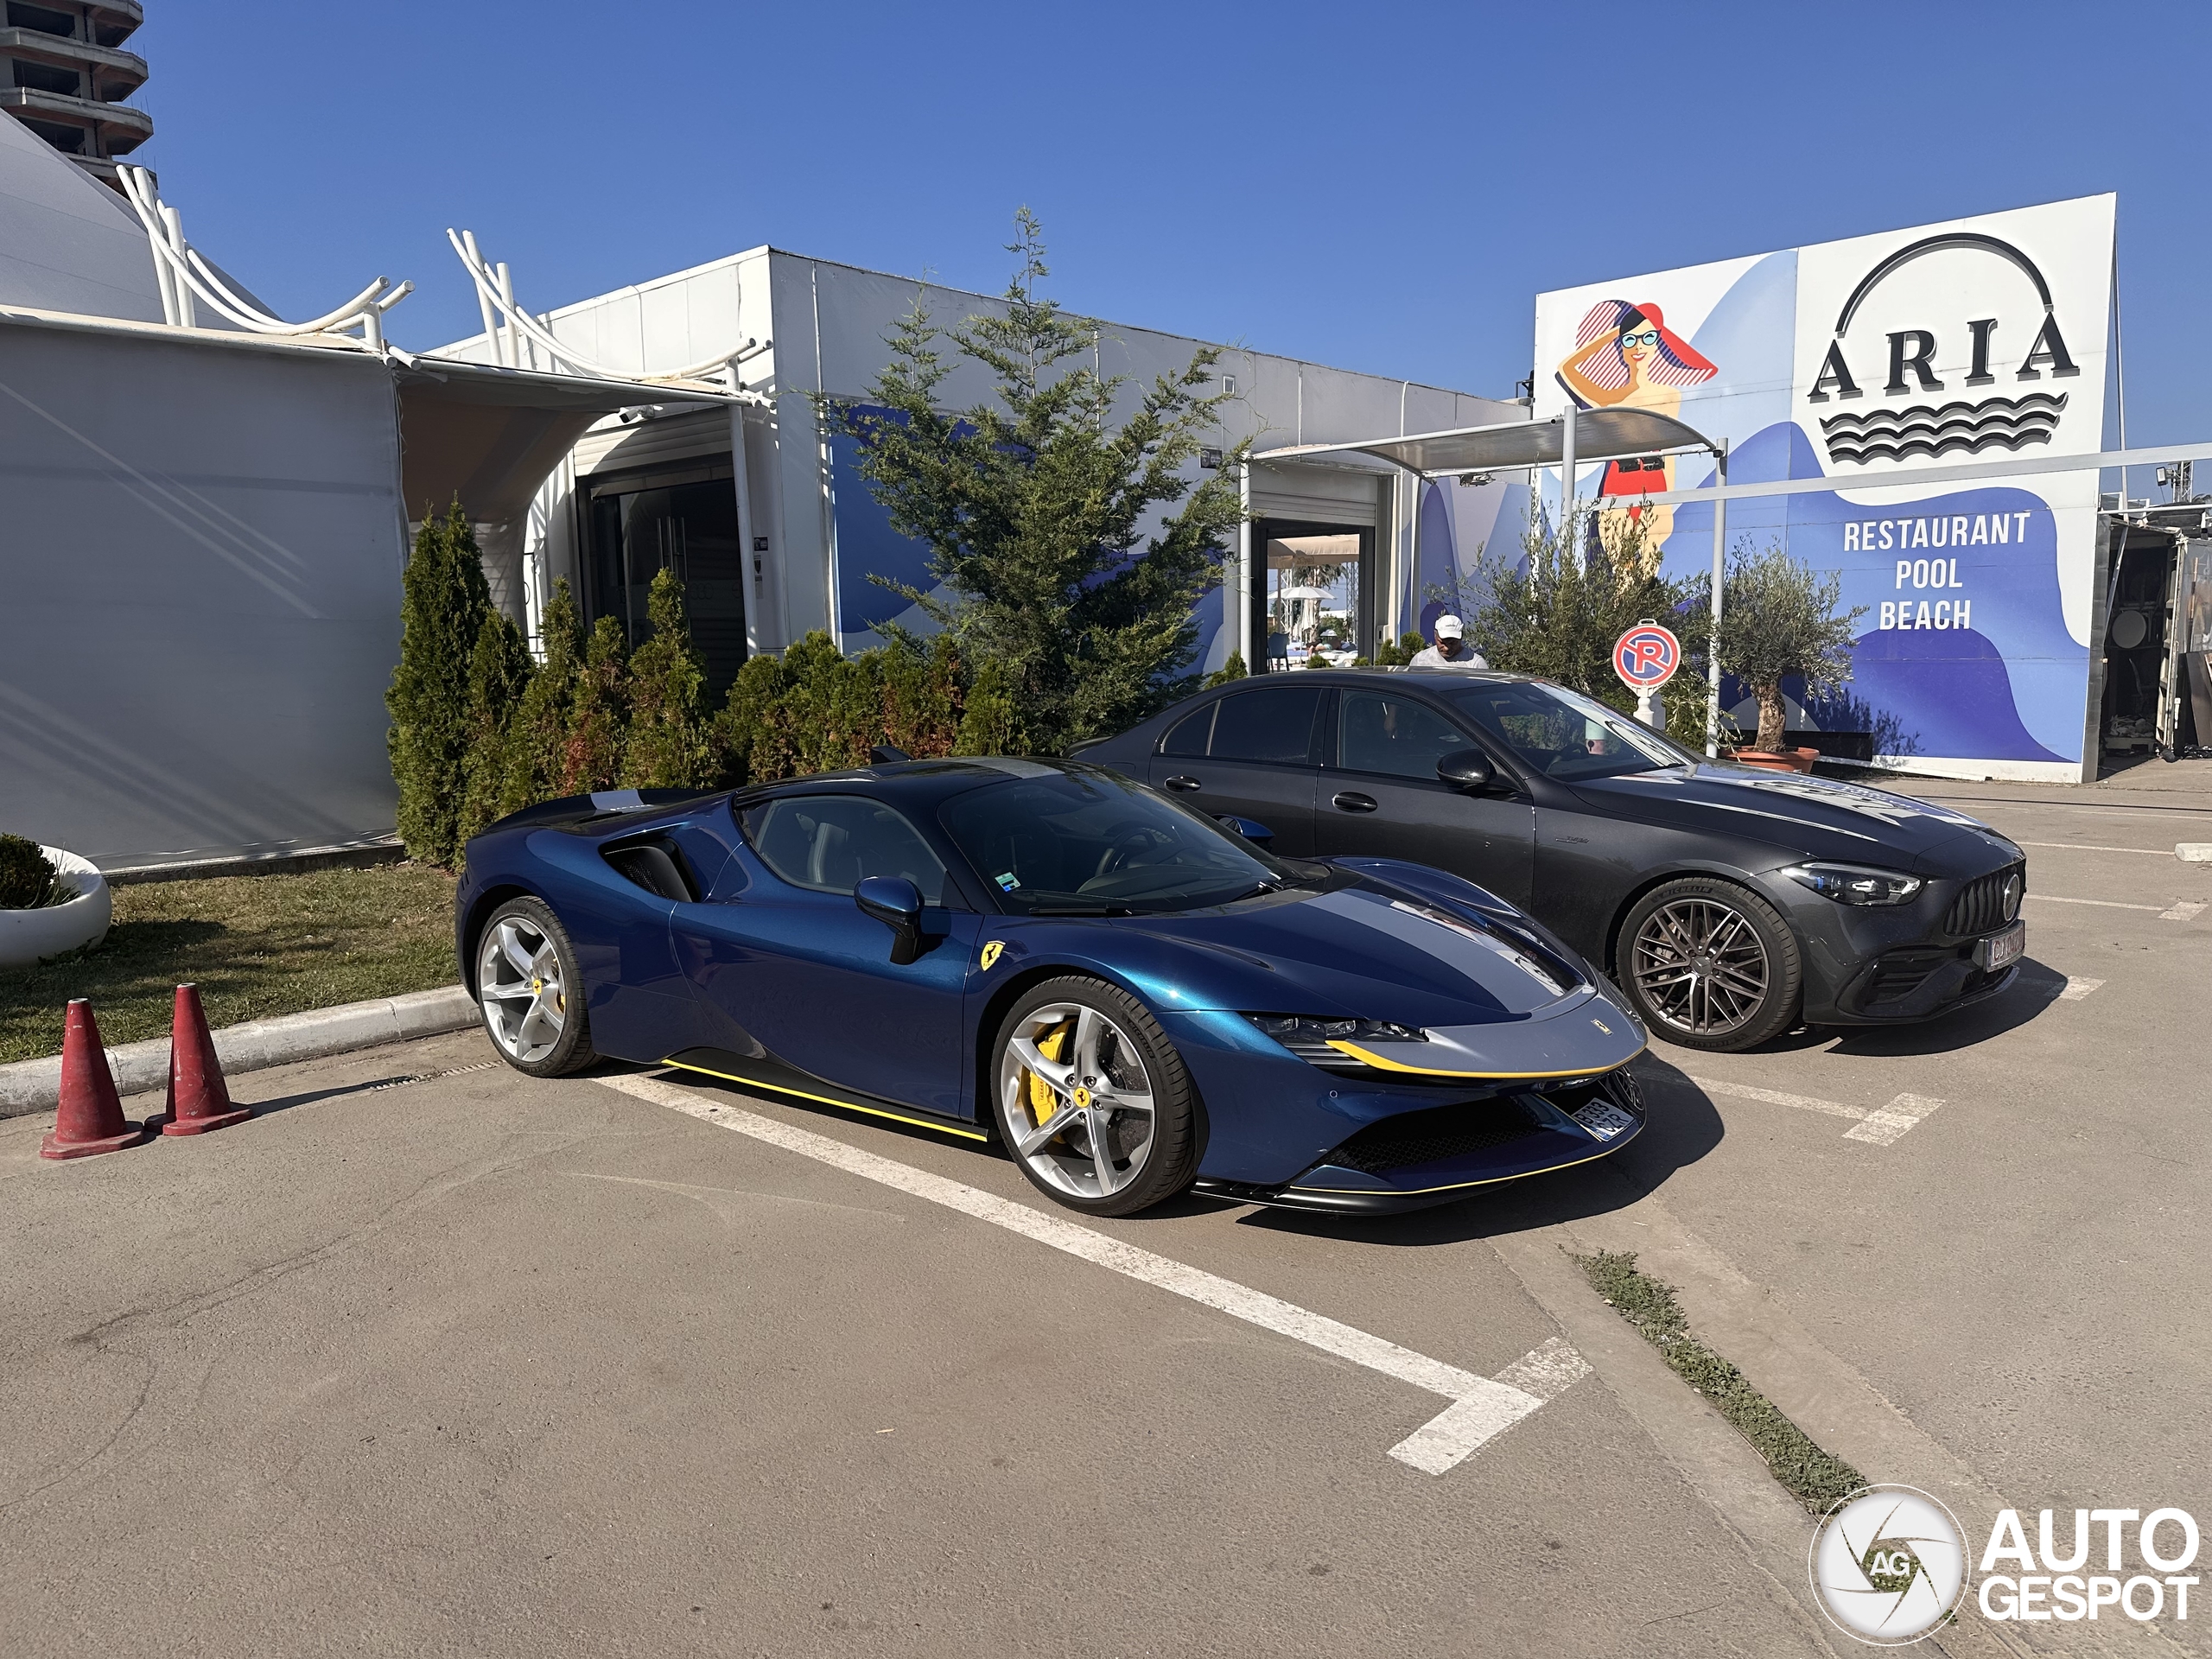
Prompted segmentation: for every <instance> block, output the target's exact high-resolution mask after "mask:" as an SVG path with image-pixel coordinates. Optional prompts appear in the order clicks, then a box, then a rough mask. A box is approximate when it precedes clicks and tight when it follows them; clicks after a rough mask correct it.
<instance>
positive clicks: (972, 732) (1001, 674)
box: [952, 658, 1024, 754]
mask: <svg viewBox="0 0 2212 1659" xmlns="http://www.w3.org/2000/svg"><path fill="white" fill-rule="evenodd" d="M1023 747H1024V743H1023V738H1022V731H1021V713H1020V709H1016V708H1015V707H1014V691H1013V687H1012V684H1011V683H1010V682H1009V680H1008V679H1007V672H1006V671H1005V669H1004V668H1002V667H1001V666H1000V664H999V663H998V661H997V659H996V658H987V659H985V661H984V663H983V664H982V667H980V668H978V669H977V670H976V680H975V683H974V684H972V685H970V686H969V688H968V704H967V707H966V709H964V710H963V711H962V714H961V716H960V736H959V738H958V741H956V742H955V743H954V744H953V746H952V752H953V753H955V754H1019V753H1021V751H1022V748H1023Z"/></svg>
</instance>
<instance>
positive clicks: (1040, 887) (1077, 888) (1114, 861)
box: [938, 771, 1290, 916]
mask: <svg viewBox="0 0 2212 1659" xmlns="http://www.w3.org/2000/svg"><path fill="white" fill-rule="evenodd" d="M938 823H941V824H943V825H944V832H945V834H946V835H948V836H950V837H951V838H952V842H953V844H954V845H955V846H956V847H957V848H959V849H960V851H961V854H962V855H963V857H965V858H966V859H967V861H969V864H971V865H973V866H974V867H975V870H976V874H978V875H979V876H981V877H982V879H983V880H984V881H985V882H986V883H987V884H988V886H989V887H990V888H991V890H992V891H993V892H995V893H997V894H998V895H999V899H1000V902H1001V903H1002V904H1003V905H1005V906H1007V908H1008V909H1009V910H1014V911H1018V912H1027V913H1028V914H1031V915H1051V914H1060V915H1085V916H1100V915H1115V914H1120V913H1135V912H1146V911H1169V910H1196V909H1198V908H1200V907H1202V906H1207V905H1225V904H1229V903H1231V902H1233V901H1234V900H1236V899H1243V898H1246V897H1249V896H1250V895H1251V894H1254V893H1265V892H1270V891H1273V890H1274V889H1275V888H1277V887H1284V886H1287V885H1288V883H1289V879H1290V878H1289V875H1288V873H1287V871H1285V870H1284V869H1283V868H1282V867H1281V866H1280V865H1278V864H1277V863H1275V862H1274V860H1272V859H1269V858H1267V857H1265V856H1264V855H1262V854H1260V853H1259V852H1258V851H1256V850H1255V849H1254V848H1252V847H1251V846H1250V845H1249V843H1247V842H1243V841H1239V840H1237V839H1236V838H1235V837H1233V836H1230V835H1229V834H1228V833H1227V832H1226V831H1224V829H1221V827H1220V826H1219V825H1217V824H1216V823H1214V822H1213V821H1212V820H1211V819H1210V818H1205V817H1199V816H1198V814H1197V813H1195V812H1191V811H1187V810H1185V809H1184V808H1182V807H1179V806H1177V805H1175V804H1173V802H1170V801H1166V800H1163V799H1162V798H1160V797H1159V796H1157V795H1154V793H1153V792H1152V791H1150V790H1147V789H1143V788H1141V787H1139V786H1138V785H1135V784H1132V783H1130V782H1128V780H1126V779H1122V778H1117V777H1115V776H1114V775H1113V774H1111V773H1109V772H1090V771H1084V772H1058V773H1054V774H1053V775H1052V776H1049V777H1028V778H1020V779H1009V780H1008V781H1007V782H1005V783H1002V784H987V785H984V786H983V787H982V788H981V789H976V790H970V791H969V792H968V793H967V794H965V795H959V796H955V797H954V798H952V799H951V800H950V801H948V802H947V803H945V804H944V807H942V808H941V809H940V810H939V811H938Z"/></svg>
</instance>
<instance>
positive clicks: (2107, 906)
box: [2020, 893, 2160, 916]
mask: <svg viewBox="0 0 2212 1659" xmlns="http://www.w3.org/2000/svg"><path fill="white" fill-rule="evenodd" d="M2020 896H2021V897H2022V898H2024V899H2036V900H2037V901H2038V902H2039V903H2042V904H2046V905H2094V906H2096V907H2097V908H2098V909H2099V910H2147V911H2149V912H2151V913H2152V915H2154V916H2155V915H2158V914H2159V913H2160V912H2159V910H2158V906H2156V905H2126V904H2122V903H2121V902H2120V900H2119V899H2062V898H2060V897H2059V896H2058V895H2057V894H2056V893H2023V894H2021V895H2020Z"/></svg>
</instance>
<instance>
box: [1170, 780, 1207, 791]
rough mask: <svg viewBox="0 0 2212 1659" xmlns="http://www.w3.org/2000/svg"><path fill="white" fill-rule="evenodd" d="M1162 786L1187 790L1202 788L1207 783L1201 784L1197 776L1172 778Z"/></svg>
mask: <svg viewBox="0 0 2212 1659" xmlns="http://www.w3.org/2000/svg"><path fill="white" fill-rule="evenodd" d="M1160 787H1161V788H1162V789H1172V790H1176V791H1185V790H1192V789H1202V788H1204V787H1205V785H1202V784H1200V783H1199V782H1198V779H1195V778H1170V779H1168V780H1167V781H1166V783H1164V784H1162V785H1160Z"/></svg>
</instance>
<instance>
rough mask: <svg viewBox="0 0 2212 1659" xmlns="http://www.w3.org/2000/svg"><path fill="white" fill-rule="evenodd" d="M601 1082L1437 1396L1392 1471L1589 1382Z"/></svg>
mask: <svg viewBox="0 0 2212 1659" xmlns="http://www.w3.org/2000/svg"><path fill="white" fill-rule="evenodd" d="M598 1081H599V1082H601V1083H602V1084H606V1085H607V1087H608V1088H610V1089H613V1090H620V1092H621V1093H623V1094H626V1095H632V1096H636V1097H637V1098H638V1099H639V1100H644V1101H650V1102H651V1103H653V1104H654V1105H656V1106H665V1107H668V1108H669V1109H671V1110H674V1111H678V1112H682V1113H683V1114H684V1115H685V1116H690V1117H694V1118H696V1119H698V1120H699V1121H700V1122H702V1123H711V1124H713V1125H714V1126H715V1128H721V1129H730V1130H734V1132H735V1133H737V1134H739V1135H749V1136H751V1137H752V1138H753V1140H755V1141H765V1142H766V1143H767V1144H768V1145H770V1146H772V1147H782V1148H783V1149H784V1150H785V1151H786V1152H794V1153H797V1154H798V1155H799V1156H800V1157H802V1158H811V1159H813V1160H815V1161H816V1162H817V1163H821V1164H827V1165H829V1166H830V1167H832V1168H833V1169H842V1170H843V1171H844V1172H845V1173H847V1174H849V1175H857V1176H859V1177H861V1179H863V1180H869V1181H874V1182H876V1183H877V1184H879V1185H883V1186H887V1187H890V1188H892V1189H893V1190H894V1191H896V1192H904V1193H906V1194H907V1195H908V1196H909V1197H911V1198H922V1199H925V1200H927V1201H928V1202H929V1203H931V1204H937V1205H944V1207H945V1208H946V1209H948V1210H957V1211H959V1212H960V1213H961V1214H963V1215H964V1216H970V1217H974V1218H975V1219H976V1220H978V1221H987V1222H989V1223H990V1224H992V1225H993V1226H995V1227H1003V1228H1005V1229H1006V1230H1007V1231H1008V1232H1014V1233H1019V1234H1020V1235H1021V1236H1023V1237H1025V1238H1028V1239H1032V1240H1034V1241H1035V1242H1036V1243H1039V1244H1045V1245H1049V1246H1050V1247H1051V1248H1052V1249H1056V1250H1061V1251H1065V1253H1066V1254H1068V1255H1072V1256H1077V1257H1079V1258H1081V1259H1082V1260H1084V1261H1085V1262H1090V1263H1092V1264H1093V1265H1094V1266H1096V1267H1102V1268H1108V1269H1109V1270H1111V1271H1112V1272H1115V1273H1118V1274H1122V1276H1123V1277H1125V1278H1128V1279H1134V1280H1136V1281H1138V1282H1139V1283H1141V1284H1147V1285H1151V1286H1153V1287H1155V1288H1157V1289H1160V1290H1165V1291H1171V1292H1173V1294H1176V1295H1178V1296H1181V1297H1184V1298H1186V1299H1187V1300H1191V1301H1194V1302H1198V1303H1200V1304H1202V1305H1204V1306H1207V1307H1211V1308H1213V1309H1214V1310H1216V1311H1217V1312H1218V1313H1226V1314H1229V1315H1230V1317H1231V1318H1233V1319H1242V1320H1243V1321H1244V1322H1245V1323H1246V1324H1248V1325H1258V1326H1259V1327H1260V1328H1261V1329H1262V1330H1264V1331H1272V1332H1274V1333H1275V1334H1276V1335H1277V1336H1283V1337H1288V1338H1291V1339H1292V1340H1293V1341H1294V1342H1302V1343H1304V1344H1306V1345H1307V1346H1308V1347H1311V1348H1318V1349H1319V1350H1320V1351H1322V1352H1323V1353H1325V1354H1333V1355H1334V1356H1336V1357H1338V1359H1344V1360H1349V1361H1351V1363H1353V1364H1355V1365H1359V1366H1363V1367H1364V1368H1365V1369H1367V1370H1370V1371H1378V1372H1380V1373H1381V1374H1382V1375H1383V1376H1389V1377H1393V1378H1395V1379H1396V1380H1397V1381H1399V1382H1401V1383H1411V1384H1412V1385H1413V1386H1414V1387H1415V1388H1417V1389H1426V1390H1427V1392H1429V1393H1431V1394H1440V1395H1443V1396H1444V1397H1445V1398H1446V1399H1447V1400H1450V1401H1451V1402H1452V1404H1451V1405H1450V1406H1449V1407H1448V1408H1446V1409H1445V1410H1444V1411H1443V1412H1441V1413H1440V1414H1438V1415H1437V1416H1436V1417H1435V1418H1433V1419H1432V1420H1431V1421H1429V1422H1428V1423H1427V1424H1425V1425H1423V1426H1422V1427H1421V1428H1419V1429H1417V1430H1415V1431H1414V1433H1412V1434H1411V1435H1409V1436H1408V1437H1407V1438H1406V1439H1405V1440H1401V1441H1400V1442H1399V1443H1398V1444H1397V1445H1396V1446H1392V1447H1391V1448H1390V1455H1391V1456H1392V1457H1394V1458H1395V1459H1397V1460H1398V1461H1399V1462H1401V1463H1403V1464H1408V1465H1411V1466H1412V1467H1414V1468H1415V1469H1419V1470H1421V1471H1425V1472H1426V1473H1428V1474H1432V1475H1440V1474H1443V1473H1445V1472H1446V1471H1448V1470H1451V1469H1452V1468H1454V1467H1456V1466H1457V1465H1459V1464H1460V1463H1462V1462H1464V1461H1465V1459H1466V1458H1467V1457H1468V1455H1469V1454H1470V1453H1471V1452H1474V1451H1475V1450H1476V1449H1477V1448H1478V1447H1479V1446H1482V1445H1483V1444H1484V1442H1486V1441H1488V1440H1494V1439H1496V1438H1497V1436H1498V1435H1499V1434H1502V1433H1504V1432H1505V1431H1506V1430H1507V1429H1509V1428H1510V1427H1512V1426H1513V1425H1514V1424H1516V1423H1517V1422H1519V1421H1521V1420H1522V1418H1523V1417H1526V1416H1528V1415H1529V1414H1530V1413H1532V1412H1534V1411H1535V1410H1536V1409H1537V1408H1540V1407H1541V1406H1542V1405H1543V1404H1544V1402H1546V1401H1547V1400H1548V1399H1550V1398H1551V1397H1552V1396H1553V1395H1555V1394H1557V1393H1559V1392H1560V1390H1561V1389H1566V1388H1568V1387H1570V1386H1572V1385H1573V1383H1575V1382H1576V1381H1577V1380H1578V1379H1579V1378H1580V1377H1582V1376H1586V1375H1587V1374H1588V1372H1589V1369H1590V1368H1589V1366H1588V1365H1587V1364H1586V1363H1584V1361H1583V1359H1582V1357H1581V1356H1580V1354H1578V1353H1576V1352H1575V1351H1574V1350H1573V1348H1571V1347H1569V1346H1568V1345H1567V1344H1566V1343H1565V1342H1563V1341H1561V1340H1560V1338H1556V1337H1554V1338H1551V1339H1550V1340H1548V1341H1547V1342H1545V1343H1544V1344H1541V1346H1539V1347H1537V1348H1536V1349H1535V1350H1533V1351H1530V1352H1529V1353H1527V1354H1524V1355H1523V1356H1522V1357H1521V1358H1519V1359H1517V1360H1516V1361H1515V1362H1514V1363H1512V1364H1511V1365H1509V1366H1507V1367H1506V1368H1505V1370H1503V1371H1502V1372H1500V1373H1499V1374H1498V1376H1496V1377H1488V1376H1476V1375H1475V1374H1474V1373H1473V1372H1471V1371H1465V1370H1460V1369H1459V1367H1458V1366H1456V1365H1447V1364H1446V1363H1444V1362H1443V1361H1442V1360H1440V1359H1431V1358H1430V1357H1428V1356H1427V1355H1426V1354H1417V1353H1415V1352H1414V1351H1413V1350H1412V1349H1410V1348H1402V1347H1400V1346H1399V1345H1398V1344H1396V1343H1395V1342H1391V1341H1389V1340H1388V1339H1386V1338H1382V1337H1377V1336H1373V1335H1370V1333H1368V1332H1364V1331H1360V1330H1357V1329H1355V1328H1353V1327H1352V1326H1351V1325H1344V1324H1340V1323H1339V1322H1338V1321H1337V1320H1335V1319H1330V1318H1328V1317H1327V1316H1326V1315H1325V1314H1320V1313H1313V1312H1312V1311H1310V1310H1308V1309H1306V1308H1303V1307H1300V1306H1297V1305H1296V1304H1295V1303H1293V1302H1286V1301H1284V1300H1281V1298H1279V1297H1274V1296H1270V1295H1268V1294H1267V1293H1266V1292H1265V1291H1259V1290H1254V1289H1252V1288H1251V1287H1249V1285H1240V1284H1238V1283H1236V1281H1234V1280H1230V1279H1224V1278H1222V1277H1220V1276H1219V1275H1217V1274H1211V1273H1208V1272H1206V1271H1205V1269H1203V1268H1193V1267H1191V1266H1188V1265H1187V1264H1185V1263H1184V1262H1173V1261H1170V1260H1169V1259H1168V1258H1167V1257H1166V1256H1164V1255H1154V1254H1153V1253H1152V1252H1151V1251H1150V1250H1146V1249H1139V1248H1138V1247H1137V1246H1135V1245H1134V1244H1125V1243H1122V1241H1121V1240H1120V1239H1118V1238H1115V1237H1112V1236H1109V1235H1108V1234H1105V1233H1101V1232H1095V1231H1093V1230H1091V1229H1090V1228H1088V1227H1083V1226H1078V1225H1077V1224H1075V1223H1074V1222H1071V1221H1066V1220H1063V1219H1062V1218H1061V1217H1058V1216H1052V1215H1047V1214H1046V1213H1045V1212H1044V1211H1039V1210H1033V1209H1031V1208H1030V1207H1029V1206H1028V1205H1024V1204H1016V1203H1014V1201H1013V1200H1011V1199H1009V1198H1000V1197H998V1196H997V1195H996V1194H995V1193H991V1192H984V1191H982V1189H981V1188H980V1187H973V1186H969V1185H965V1184H963V1183H962V1182H959V1181H955V1180H950V1179H946V1178H945V1177H944V1176H942V1175H932V1174H931V1173H929V1172H928V1171H927V1170H923V1169H917V1168H915V1167H914V1166H912V1165H911V1164H902V1163H899V1162H897V1161H896V1160H893V1159H889V1158H884V1157H880V1156H878V1155H877V1154H874V1153H872V1152H864V1151H862V1150H861V1148H860V1147H853V1146H848V1145H847V1144H846V1143H845V1142H843V1141H836V1140H833V1139H831V1138H830V1137H829V1136H828V1135H817V1134H815V1133H814V1132H813V1131H812V1130H811V1129H803V1128H798V1126H797V1125H796V1124H791V1123H784V1122H778V1121H777V1120H776V1119H774V1118H772V1117H763V1116H760V1114H759V1113H758V1112H749V1111H747V1110H746V1109H743V1108H742V1107H739V1106H731V1105H727V1104H724V1103H722V1102H721V1101H720V1100H718V1099H716V1098H715V1096H712V1095H710V1094H708V1093H706V1092H704V1091H703V1090H694V1089H690V1088H684V1087H679V1086H677V1084H671V1083H665V1082H663V1081H662V1080H660V1079H659V1078H657V1077H635V1076H626V1077H601V1078H600V1079H598Z"/></svg>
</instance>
